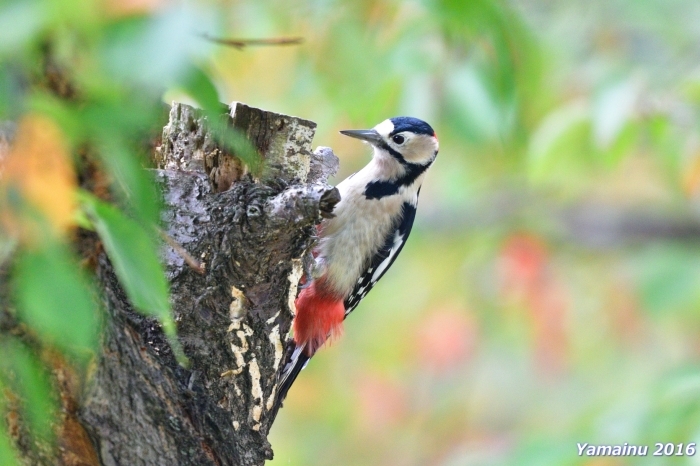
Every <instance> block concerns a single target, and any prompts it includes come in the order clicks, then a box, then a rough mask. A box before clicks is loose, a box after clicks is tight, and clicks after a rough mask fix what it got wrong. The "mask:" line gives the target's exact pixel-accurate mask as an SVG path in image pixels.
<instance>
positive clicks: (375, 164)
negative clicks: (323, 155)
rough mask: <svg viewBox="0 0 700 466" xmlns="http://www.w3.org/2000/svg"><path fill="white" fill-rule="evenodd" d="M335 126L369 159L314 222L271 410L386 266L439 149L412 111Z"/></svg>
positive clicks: (399, 245)
mask: <svg viewBox="0 0 700 466" xmlns="http://www.w3.org/2000/svg"><path fill="white" fill-rule="evenodd" d="M340 133H341V134H344V135H345V136H349V137H351V138H356V139H360V140H361V141H364V142H367V143H369V144H370V145H371V146H372V148H373V150H374V153H373V156H372V160H371V161H370V162H369V163H368V164H367V165H366V166H365V167H364V168H363V169H362V170H360V171H359V172H357V173H354V174H352V175H350V176H349V177H348V178H346V179H345V180H343V181H342V182H341V183H340V184H339V185H338V186H337V188H338V190H339V192H340V202H339V203H338V204H337V205H336V206H335V209H334V211H333V214H334V215H335V216H334V217H333V218H329V219H325V220H324V221H323V222H322V223H321V224H320V225H319V226H318V236H319V239H318V242H317V244H316V246H315V247H314V249H313V256H314V258H315V264H313V266H312V273H311V274H310V276H309V274H307V277H306V283H305V285H304V288H302V290H301V292H300V293H299V295H298V297H297V298H296V300H295V307H296V316H295V318H294V322H293V324H292V329H293V333H294V344H295V348H294V351H293V353H292V355H291V358H290V359H289V362H288V363H287V364H286V366H285V367H284V370H283V372H282V375H281V377H280V380H279V383H278V390H277V399H276V408H275V412H276V411H277V409H278V408H279V406H280V405H281V402H282V401H283V400H284V398H285V397H286V395H287V392H288V390H289V388H290V387H291V385H292V383H294V380H295V379H296V377H297V375H298V374H299V371H301V369H303V368H304V367H305V366H306V364H307V363H308V361H309V359H311V357H312V356H313V355H314V354H315V353H316V351H317V350H318V349H319V348H320V347H321V346H322V345H323V344H324V343H325V342H326V341H327V340H328V339H329V338H331V339H332V338H335V337H338V336H339V335H340V333H341V331H342V325H343V320H345V318H346V317H347V316H348V315H349V314H350V313H351V312H352V311H353V310H354V309H355V308H356V307H357V305H358V304H359V303H360V301H361V300H362V298H364V297H365V296H366V295H367V293H369V291H370V290H371V289H372V287H373V286H374V285H375V284H376V283H377V282H378V281H379V279H380V278H382V276H384V274H385V273H386V271H387V270H389V267H391V265H392V264H393V263H394V261H395V260H396V257H397V256H398V255H399V253H400V252H401V249H402V248H403V245H404V244H405V243H406V240H407V239H408V235H409V234H410V232H411V227H412V226H413V220H414V219H415V216H416V208H417V207H418V195H419V193H420V188H421V183H422V182H423V179H424V178H425V174H426V172H427V171H428V168H430V166H431V165H432V164H433V162H434V161H435V158H436V156H437V153H438V148H439V145H438V138H437V135H436V134H435V131H433V128H431V127H430V125H429V124H428V123H426V122H424V121H422V120H419V119H417V118H411V117H396V118H390V119H388V120H384V121H383V122H381V123H379V124H378V125H377V126H375V127H374V128H372V129H368V130H346V131H340Z"/></svg>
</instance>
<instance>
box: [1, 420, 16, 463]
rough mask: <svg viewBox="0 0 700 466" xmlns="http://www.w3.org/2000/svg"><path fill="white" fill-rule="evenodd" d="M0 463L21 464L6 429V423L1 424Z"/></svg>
mask: <svg viewBox="0 0 700 466" xmlns="http://www.w3.org/2000/svg"><path fill="white" fill-rule="evenodd" d="M0 464H3V465H5V466H17V465H19V463H18V462H17V457H16V456H15V450H14V448H12V444H11V443H10V439H9V437H8V436H7V432H6V431H5V426H4V423H3V425H0Z"/></svg>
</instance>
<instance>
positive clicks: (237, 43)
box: [201, 34, 304, 50]
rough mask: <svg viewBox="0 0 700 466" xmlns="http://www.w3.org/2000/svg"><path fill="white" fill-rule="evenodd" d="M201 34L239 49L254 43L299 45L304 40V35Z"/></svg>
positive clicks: (207, 38)
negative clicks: (225, 36) (234, 36)
mask: <svg viewBox="0 0 700 466" xmlns="http://www.w3.org/2000/svg"><path fill="white" fill-rule="evenodd" d="M201 36H202V37H203V38H204V39H206V40H208V41H211V42H215V43H217V44H221V45H227V46H229V47H234V48H236V49H238V50H242V49H243V48H245V47H247V46H249V45H252V46H258V45H299V44H301V43H302V42H304V38H303V37H272V38H268V39H223V38H220V37H212V36H210V35H209V34H201Z"/></svg>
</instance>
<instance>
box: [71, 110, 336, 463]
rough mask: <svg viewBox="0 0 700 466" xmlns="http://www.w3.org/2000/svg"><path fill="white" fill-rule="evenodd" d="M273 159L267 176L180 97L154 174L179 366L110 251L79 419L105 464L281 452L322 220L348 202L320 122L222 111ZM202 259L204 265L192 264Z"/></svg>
mask: <svg viewBox="0 0 700 466" xmlns="http://www.w3.org/2000/svg"><path fill="white" fill-rule="evenodd" d="M225 118H227V119H228V120H229V123H230V124H231V125H233V126H234V127H235V128H237V129H239V130H240V131H242V132H243V133H244V134H245V135H246V136H247V137H248V139H249V140H250V141H251V142H252V143H253V145H254V146H255V147H256V149H257V150H258V152H260V154H261V155H262V156H263V158H264V159H265V161H266V167H267V168H266V170H265V172H264V176H263V177H262V179H255V178H254V177H253V176H252V175H251V174H249V173H247V169H246V167H245V166H244V165H243V164H242V163H241V162H240V160H239V159H238V158H236V157H235V155H233V154H231V153H229V152H227V151H226V150H225V149H224V148H223V147H220V146H219V145H217V143H216V141H215V138H214V137H213V136H212V135H211V134H210V133H209V132H208V130H207V126H206V118H204V117H202V116H201V115H200V114H199V113H198V112H197V111H196V110H194V109H192V108H191V107H188V106H186V105H182V104H175V105H174V106H173V107H172V109H171V111H170V122H169V123H168V125H167V126H166V127H165V129H164V131H163V139H162V145H161V147H160V148H159V149H157V151H156V152H157V153H156V160H157V163H158V167H159V169H157V170H154V177H155V179H156V180H157V182H158V183H159V185H160V187H161V190H162V193H163V198H164V201H165V206H164V211H163V221H164V225H163V228H164V230H165V231H166V233H167V235H168V236H169V237H170V238H172V239H173V240H174V241H171V242H170V244H171V245H166V246H164V260H165V263H166V273H167V277H168V280H169V282H170V288H171V296H172V304H173V310H174V317H175V320H176V322H177V326H178V337H179V340H180V342H181V344H182V346H183V348H184V351H185V354H186V355H187V357H188V358H189V360H190V366H189V368H183V367H181V366H179V365H178V364H177V363H176V361H175V358H174V356H173V353H172V351H171V349H170V347H169V345H168V342H167V340H166V339H165V338H164V336H163V332H162V331H161V328H160V326H159V324H158V323H157V321H155V320H154V319H152V318H147V317H144V316H142V315H140V314H138V313H136V312H134V310H133V309H132V307H131V305H130V304H129V302H128V300H127V299H126V296H125V294H124V292H123V291H122V289H121V287H120V285H119V283H118V281H117V279H116V276H115V275H114V272H113V269H112V266H111V265H110V263H109V260H108V259H107V257H106V256H105V255H104V254H102V255H101V256H100V258H99V261H98V267H97V274H98V277H99V280H100V283H101V286H102V292H103V299H104V307H105V309H106V311H107V322H106V325H105V332H104V341H103V349H102V354H101V356H100V357H99V360H98V361H97V367H96V369H95V371H94V374H93V376H92V377H91V378H90V380H89V382H88V385H87V387H86V388H85V390H84V391H83V394H82V396H81V398H80V402H79V408H78V418H79V419H80V421H81V423H82V424H83V426H84V427H85V429H86V430H87V432H88V433H89V436H90V438H91V439H92V442H93V444H94V445H95V447H96V451H97V454H98V456H99V462H100V464H103V465H109V466H111V465H261V464H263V463H264V462H265V460H266V459H271V458H272V448H271V447H270V444H269V442H268V441H267V434H268V432H269V430H270V427H271V425H272V423H273V421H274V419H275V415H276V413H275V412H273V410H272V407H273V401H274V399H275V388H276V382H277V378H278V375H279V373H280V371H281V369H282V367H283V366H284V361H285V359H286V358H287V356H288V354H287V353H288V345H287V342H286V335H287V333H288V330H289V328H290V324H291V320H292V316H293V301H294V298H295V296H296V291H297V284H298V282H299V279H300V277H301V276H302V272H303V264H304V258H305V257H306V256H308V251H309V248H310V246H311V245H312V242H313V237H314V234H315V225H316V224H317V223H319V222H320V220H321V216H322V215H325V214H327V213H329V212H330V211H332V209H333V206H334V205H335V203H336V202H337V201H338V200H339V198H338V194H337V190H336V189H335V188H331V187H330V186H329V185H328V184H326V180H327V178H328V176H329V175H331V174H334V173H335V171H336V170H337V166H338V162H337V158H336V157H335V155H333V153H332V151H330V149H326V148H322V149H319V150H317V151H316V153H312V152H311V141H312V138H313V135H314V132H315V126H316V125H315V124H314V123H313V122H310V121H306V120H302V119H299V118H294V117H289V116H285V115H279V114H275V113H271V112H265V111H262V110H259V109H255V108H251V107H248V106H245V105H242V104H240V103H238V104H234V105H233V106H232V107H231V108H230V113H229V114H228V115H226V116H225ZM180 247H181V248H184V250H186V251H187V253H188V254H189V255H190V256H191V257H192V258H195V259H196V260H197V261H201V268H202V270H198V269H196V268H195V267H193V266H192V264H191V262H192V261H190V263H189V265H188V262H187V261H186V260H185V257H187V254H184V253H183V252H182V251H181V250H178V249H180Z"/></svg>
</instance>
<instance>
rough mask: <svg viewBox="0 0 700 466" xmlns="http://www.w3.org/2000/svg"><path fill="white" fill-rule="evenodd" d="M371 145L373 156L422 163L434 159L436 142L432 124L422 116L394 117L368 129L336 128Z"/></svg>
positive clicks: (404, 162) (436, 149)
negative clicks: (342, 129)
mask: <svg viewBox="0 0 700 466" xmlns="http://www.w3.org/2000/svg"><path fill="white" fill-rule="evenodd" d="M340 133H341V134H344V135H345V136H350V137H351V138H356V139H360V140H362V141H365V142H367V143H369V144H371V145H372V146H373V147H374V153H375V157H377V156H379V157H391V158H394V159H396V160H397V161H398V162H399V163H401V164H402V165H426V164H429V163H431V162H432V161H433V160H435V157H436V156H437V153H438V149H439V144H438V138H437V135H436V134H435V131H433V128H432V127H431V126H430V125H429V124H428V123H426V122H425V121H423V120H419V119H418V118H412V117H395V118H389V119H388V120H384V121H382V122H381V123H379V124H378V125H377V126H375V127H374V128H372V129H353V130H344V131H341V132H340Z"/></svg>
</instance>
